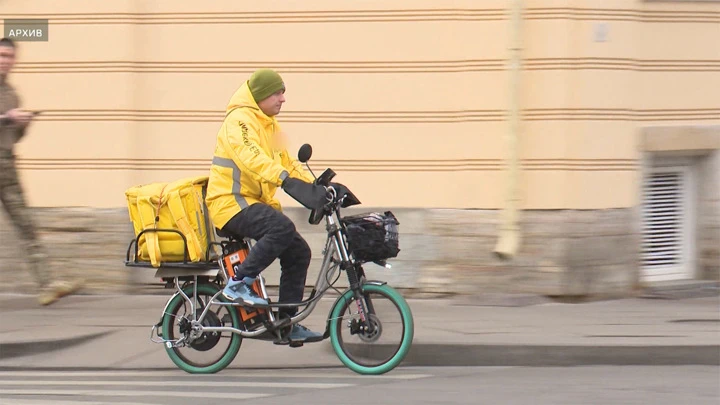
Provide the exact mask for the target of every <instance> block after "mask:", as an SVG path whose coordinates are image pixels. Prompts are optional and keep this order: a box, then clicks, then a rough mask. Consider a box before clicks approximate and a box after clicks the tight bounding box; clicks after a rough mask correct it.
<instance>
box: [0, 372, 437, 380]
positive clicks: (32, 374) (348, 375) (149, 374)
mask: <svg viewBox="0 0 720 405" xmlns="http://www.w3.org/2000/svg"><path fill="white" fill-rule="evenodd" d="M344 373H346V374H344ZM178 376H192V377H193V378H203V377H205V378H210V376H208V375H202V374H188V373H186V372H184V371H182V370H177V371H172V372H168V371H152V370H143V371H121V370H118V371H0V377H31V378H32V377H37V378H44V377H63V378H81V377H91V378H98V377H101V378H107V377H178ZM213 376H215V378H216V377H218V376H220V377H223V376H224V377H245V378H333V379H343V378H351V379H355V378H362V379H370V378H376V379H386V380H415V379H420V378H427V377H431V375H430V374H401V373H392V372H390V373H388V374H382V375H363V376H361V375H359V374H355V373H353V372H352V371H347V372H345V370H342V371H338V370H334V371H330V372H327V373H304V372H299V373H288V372H286V371H284V370H277V371H275V372H268V371H266V370H265V371H255V370H223V371H222V372H220V373H218V374H213Z"/></svg>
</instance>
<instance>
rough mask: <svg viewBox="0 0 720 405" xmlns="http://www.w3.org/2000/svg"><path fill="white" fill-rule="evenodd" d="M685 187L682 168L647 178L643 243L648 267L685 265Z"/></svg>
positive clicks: (643, 251)
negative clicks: (683, 257)
mask: <svg viewBox="0 0 720 405" xmlns="http://www.w3.org/2000/svg"><path fill="white" fill-rule="evenodd" d="M683 187H684V184H683V172H682V171H665V172H658V173H653V174H650V176H649V177H648V178H647V179H646V182H645V185H644V189H643V195H644V204H643V246H642V261H643V266H645V267H659V266H677V265H680V264H682V263H681V260H682V252H683V215H684V212H683V211H684V210H683V191H684V190H683Z"/></svg>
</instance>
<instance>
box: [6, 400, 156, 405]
mask: <svg viewBox="0 0 720 405" xmlns="http://www.w3.org/2000/svg"><path fill="white" fill-rule="evenodd" d="M12 405H157V404H151V403H148V402H96V401H91V402H87V401H83V402H78V401H62V400H57V401H56V400H53V401H52V402H48V400H47V399H19V398H13V399H12Z"/></svg>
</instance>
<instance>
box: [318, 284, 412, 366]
mask: <svg viewBox="0 0 720 405" xmlns="http://www.w3.org/2000/svg"><path fill="white" fill-rule="evenodd" d="M362 300H363V303H364V306H365V308H366V310H367V313H366V316H365V318H366V321H365V322H363V321H362V316H361V315H360V310H359V308H360V307H359V305H358V302H357V301H356V300H355V299H354V297H353V292H352V291H347V292H345V294H343V295H342V296H341V297H340V299H338V301H337V302H336V304H335V306H334V307H333V309H332V311H331V313H330V341H331V343H332V347H333V350H335V353H336V354H337V356H338V357H339V358H340V361H341V362H342V363H343V364H344V365H345V366H347V367H348V368H349V369H351V370H353V371H355V372H356V373H359V374H383V373H387V372H388V371H390V370H392V369H394V368H395V367H397V366H398V364H400V363H401V362H402V361H403V359H404V358H405V356H406V355H407V353H408V351H409V350H410V346H411V345H412V340H413V334H414V324H413V317H412V312H411V311H410V307H409V306H408V304H407V302H406V301H405V299H404V298H403V297H402V296H401V295H400V293H398V292H397V291H396V290H395V289H393V288H392V287H390V286H388V285H375V284H365V285H363V287H362Z"/></svg>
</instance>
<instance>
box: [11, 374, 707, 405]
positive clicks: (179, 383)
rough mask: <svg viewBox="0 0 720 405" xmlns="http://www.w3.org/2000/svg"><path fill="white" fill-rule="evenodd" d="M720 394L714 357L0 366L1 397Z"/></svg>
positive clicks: (92, 400)
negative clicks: (261, 366) (690, 360)
mask: <svg viewBox="0 0 720 405" xmlns="http://www.w3.org/2000/svg"><path fill="white" fill-rule="evenodd" d="M239 401H249V402H251V403H253V404H255V405H265V404H282V405H287V404H297V405H300V404H303V405H304V404H313V405H315V404H317V405H323V404H328V405H329V404H333V405H335V404H357V405H367V404H453V405H455V404H473V405H475V404H485V403H488V404H537V405H544V404H548V405H549V404H552V405H560V404H568V405H569V404H573V405H577V404H602V405H606V404H655V405H664V404H667V405H670V404H672V405H676V404H685V405H695V404H697V405H703V404H708V405H710V404H712V405H717V404H718V403H720V367H714V366H643V367H639V366H637V367H636V366H592V367H590V366H588V367H558V368H548V367H544V368H540V367H448V368H442V367H422V368H415V367H405V368H398V369H396V370H395V371H393V372H391V373H389V374H386V375H383V376H360V375H356V374H354V373H352V372H351V371H349V370H347V369H345V368H317V369H278V370H271V369H268V370H251V371H244V370H242V369H239V368H230V369H226V370H224V371H222V372H220V373H219V374H215V375H209V376H208V375H204V376H193V375H189V374H186V373H183V372H182V371H179V370H172V369H167V370H137V371H133V370H122V371H120V370H100V371H97V370H86V371H57V370H55V371H38V370H32V371H21V370H20V371H18V370H12V371H0V404H2V405H40V404H42V405H70V404H74V405H99V404H112V405H130V404H132V405H147V404H162V405H164V404H176V405H191V404H192V405H196V404H206V405H214V404H223V405H226V404H228V403H238V402H239Z"/></svg>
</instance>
